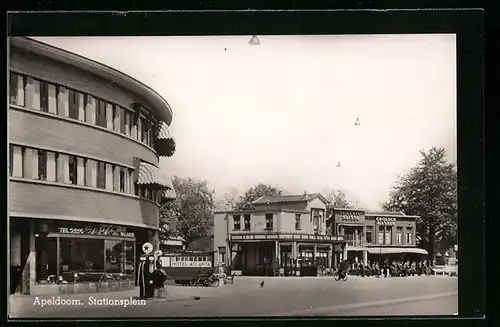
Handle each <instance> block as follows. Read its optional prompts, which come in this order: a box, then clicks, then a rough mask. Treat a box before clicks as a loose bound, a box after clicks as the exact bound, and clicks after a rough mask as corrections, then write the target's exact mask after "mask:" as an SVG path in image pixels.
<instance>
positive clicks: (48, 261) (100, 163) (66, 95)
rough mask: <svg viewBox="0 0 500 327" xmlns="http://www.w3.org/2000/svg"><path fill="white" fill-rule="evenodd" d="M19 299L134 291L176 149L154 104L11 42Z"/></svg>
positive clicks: (14, 259)
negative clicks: (164, 160) (166, 161)
mask: <svg viewBox="0 0 500 327" xmlns="http://www.w3.org/2000/svg"><path fill="white" fill-rule="evenodd" d="M9 68H10V81H9V94H10V106H9V113H8V117H9V118H8V119H9V143H10V164H9V169H10V171H9V173H10V179H9V215H10V265H11V276H10V279H11V292H16V291H17V292H22V293H25V294H47V293H53V294H57V293H60V292H84V291H90V292H93V291H100V290H102V289H103V288H104V289H109V290H117V289H123V288H129V287H134V286H135V285H134V283H135V277H136V270H137V265H138V261H139V260H138V257H139V254H140V253H141V252H142V250H141V246H142V245H143V244H144V243H145V242H151V243H153V245H155V246H156V244H155V243H157V242H158V219H159V212H158V209H159V204H158V203H159V202H160V201H163V200H164V199H173V198H175V191H174V190H173V186H172V183H171V179H170V178H169V177H168V176H166V175H164V174H163V173H162V172H161V171H160V170H159V169H158V162H159V157H160V156H167V157H169V156H171V155H172V154H173V153H174V151H175V142H174V140H173V138H172V137H171V136H170V133H169V130H168V126H169V125H170V123H171V121H172V110H171V108H170V106H169V105H168V103H167V102H166V101H165V99H163V98H162V97H161V96H160V95H159V94H158V93H156V92H155V91H154V90H152V89H150V88H149V87H147V86H146V85H144V84H142V83H141V82H139V81H137V80H135V79H134V78H132V77H130V76H128V75H125V74H123V73H121V72H119V71H117V70H114V69H112V68H110V67H108V66H105V65H103V64H100V63H98V62H95V61H92V60H89V59H87V58H83V57H81V56H78V55H76V54H73V53H70V52H67V51H64V50H62V49H58V48H55V47H52V46H50V45H47V44H44V43H41V42H38V41H35V40H32V39H28V38H11V39H10V66H9Z"/></svg>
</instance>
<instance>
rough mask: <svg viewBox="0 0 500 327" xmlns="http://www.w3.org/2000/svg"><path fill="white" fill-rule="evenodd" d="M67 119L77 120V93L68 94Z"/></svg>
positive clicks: (71, 91)
mask: <svg viewBox="0 0 500 327" xmlns="http://www.w3.org/2000/svg"><path fill="white" fill-rule="evenodd" d="M68 106H69V118H73V119H78V110H79V109H78V93H77V92H75V91H73V90H70V91H69V92H68Z"/></svg>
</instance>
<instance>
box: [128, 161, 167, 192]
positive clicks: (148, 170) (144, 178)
mask: <svg viewBox="0 0 500 327" xmlns="http://www.w3.org/2000/svg"><path fill="white" fill-rule="evenodd" d="M137 184H155V185H158V186H160V187H164V188H166V189H168V190H172V191H173V190H174V186H173V185H172V179H171V178H169V177H167V176H165V174H163V172H162V171H161V170H160V169H159V168H158V167H155V166H153V165H151V164H148V163H147V162H141V163H140V164H139V174H138V177H137ZM174 194H175V193H174Z"/></svg>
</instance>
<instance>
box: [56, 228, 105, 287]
mask: <svg viewBox="0 0 500 327" xmlns="http://www.w3.org/2000/svg"><path fill="white" fill-rule="evenodd" d="M59 242H60V269H61V270H60V272H59V276H62V277H63V279H66V280H71V279H72V278H71V277H72V276H71V275H73V274H74V273H75V272H85V271H92V272H104V240H93V239H72V238H62V237H61V238H60V239H59ZM66 274H68V276H66Z"/></svg>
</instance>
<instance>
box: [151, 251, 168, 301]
mask: <svg viewBox="0 0 500 327" xmlns="http://www.w3.org/2000/svg"><path fill="white" fill-rule="evenodd" d="M151 278H152V280H153V287H154V290H155V293H154V297H155V298H159V299H165V298H166V297H167V290H166V288H165V282H166V280H167V273H166V272H165V270H163V267H162V265H161V260H160V259H158V260H156V269H155V271H153V275H152V276H151Z"/></svg>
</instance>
